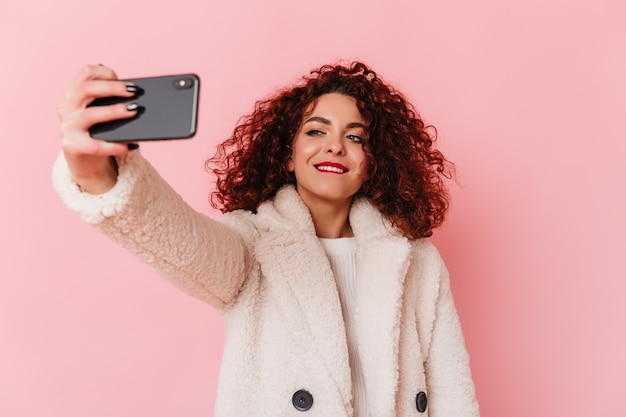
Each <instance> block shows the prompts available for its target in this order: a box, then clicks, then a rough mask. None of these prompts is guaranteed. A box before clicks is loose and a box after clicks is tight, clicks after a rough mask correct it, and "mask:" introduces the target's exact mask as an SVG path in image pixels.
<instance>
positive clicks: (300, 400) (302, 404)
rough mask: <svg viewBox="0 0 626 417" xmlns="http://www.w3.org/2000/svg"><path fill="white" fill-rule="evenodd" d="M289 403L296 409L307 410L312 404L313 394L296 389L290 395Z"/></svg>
mask: <svg viewBox="0 0 626 417" xmlns="http://www.w3.org/2000/svg"><path fill="white" fill-rule="evenodd" d="M291 403H292V404H293V406H294V407H295V408H296V410H298V411H307V410H308V409H309V408H311V407H312V406H313V396H312V395H311V393H310V392H308V391H305V390H303V389H301V390H298V391H296V392H295V393H294V394H293V397H291Z"/></svg>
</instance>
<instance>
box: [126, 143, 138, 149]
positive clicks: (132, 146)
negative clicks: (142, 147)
mask: <svg viewBox="0 0 626 417" xmlns="http://www.w3.org/2000/svg"><path fill="white" fill-rule="evenodd" d="M127 146H128V150H129V151H134V150H135V149H139V145H138V144H137V143H129V144H128V145H127Z"/></svg>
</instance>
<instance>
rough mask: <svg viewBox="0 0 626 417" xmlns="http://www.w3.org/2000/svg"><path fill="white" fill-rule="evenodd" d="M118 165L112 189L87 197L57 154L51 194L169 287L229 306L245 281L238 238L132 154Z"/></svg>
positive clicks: (244, 259)
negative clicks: (56, 194)
mask: <svg viewBox="0 0 626 417" xmlns="http://www.w3.org/2000/svg"><path fill="white" fill-rule="evenodd" d="M117 162H118V166H119V174H118V181H117V183H116V185H115V186H114V187H113V188H112V189H111V190H109V191H108V192H107V193H104V194H101V195H91V194H88V193H84V192H82V191H81V190H80V189H79V187H78V186H77V184H76V183H75V182H74V181H73V180H72V178H71V175H70V172H69V169H68V167H67V163H66V161H65V158H64V157H63V155H62V154H61V155H60V156H59V158H58V159H57V160H56V162H55V164H54V168H53V183H54V186H55V189H56V190H57V192H58V193H59V195H60V196H61V199H62V200H63V202H64V203H65V204H66V205H67V206H68V207H69V208H70V209H72V210H73V211H75V212H76V213H77V214H78V215H79V217H81V218H82V219H83V220H85V221H86V222H87V223H89V224H91V225H93V226H94V227H95V228H96V229H98V230H100V231H102V232H103V233H104V234H106V235H107V236H109V237H110V238H112V239H113V240H115V241H116V242H118V243H120V244H121V245H122V246H124V247H125V248H127V249H128V250H130V251H131V252H133V253H134V254H135V255H137V256H138V257H139V258H140V259H142V260H143V261H144V262H146V263H147V264H149V265H150V266H151V267H153V268H154V269H156V270H157V271H158V272H159V273H161V274H162V275H163V276H164V277H166V278H167V279H168V280H170V281H171V282H172V283H173V284H174V285H175V286H177V287H179V288H181V289H182V290H183V291H185V292H186V293H188V294H190V295H191V296H193V297H196V298H198V299H200V300H203V301H205V302H207V303H209V304H211V305H213V306H215V307H216V308H218V309H221V310H222V309H225V308H226V307H228V305H229V304H231V303H232V302H233V301H234V299H235V298H236V296H237V294H238V293H239V290H240V288H241V286H242V285H243V282H244V279H245V277H246V270H247V264H248V259H247V257H248V254H247V251H246V245H245V244H244V242H243V241H242V238H241V237H240V235H239V234H238V233H236V232H235V231H234V230H232V229H231V228H229V227H227V226H226V225H224V224H222V223H220V222H218V221H216V220H213V219H210V218H209V217H207V216H205V215H203V214H201V213H198V212H196V211H195V210H194V209H192V208H191V207H190V206H189V205H188V204H186V203H185V202H184V201H183V200H182V198H181V197H180V196H179V195H178V194H177V193H176V192H175V191H174V190H173V189H172V188H171V187H170V186H169V185H168V184H167V183H166V182H165V181H164V180H163V179H162V178H161V176H160V175H159V174H158V173H157V172H156V170H155V169H154V168H153V167H152V166H151V165H150V164H149V163H148V162H147V161H146V160H145V159H144V158H143V157H142V156H141V155H140V154H139V153H138V152H136V151H135V152H132V153H130V154H128V155H125V156H123V157H120V158H117Z"/></svg>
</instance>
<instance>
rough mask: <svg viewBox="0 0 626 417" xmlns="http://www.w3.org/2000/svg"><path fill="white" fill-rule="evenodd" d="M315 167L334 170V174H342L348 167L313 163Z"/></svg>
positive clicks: (326, 170) (319, 169)
mask: <svg viewBox="0 0 626 417" xmlns="http://www.w3.org/2000/svg"><path fill="white" fill-rule="evenodd" d="M315 168H316V169H317V170H318V171H323V172H334V173H336V174H343V173H345V172H348V168H346V167H344V166H343V165H340V164H329V163H323V164H319V165H315Z"/></svg>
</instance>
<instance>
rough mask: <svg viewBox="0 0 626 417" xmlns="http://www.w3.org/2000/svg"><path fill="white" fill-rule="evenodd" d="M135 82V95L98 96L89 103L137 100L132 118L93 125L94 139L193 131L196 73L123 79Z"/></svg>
mask: <svg viewBox="0 0 626 417" xmlns="http://www.w3.org/2000/svg"><path fill="white" fill-rule="evenodd" d="M124 81H127V82H131V83H134V84H136V85H137V86H138V87H139V88H140V91H139V93H138V94H137V95H136V96H135V97H130V98H120V97H107V98H102V99H97V100H95V101H94V102H93V103H91V104H90V106H100V105H107V104H114V103H137V104H138V105H139V111H138V115H137V117H134V118H132V119H124V120H116V121H112V122H107V123H100V124H96V125H94V126H92V127H91V129H90V130H89V131H90V133H91V136H92V137H93V138H94V139H102V140H106V141H110V142H134V141H141V140H165V139H184V138H190V137H192V136H193V135H194V134H195V133H196V123H197V113H198V95H199V90H200V79H199V78H198V76H197V75H195V74H182V75H169V76H162V77H150V78H135V79H128V80H124Z"/></svg>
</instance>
